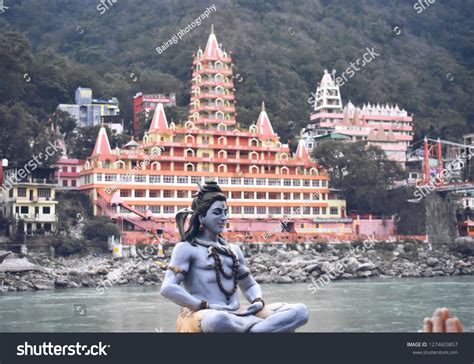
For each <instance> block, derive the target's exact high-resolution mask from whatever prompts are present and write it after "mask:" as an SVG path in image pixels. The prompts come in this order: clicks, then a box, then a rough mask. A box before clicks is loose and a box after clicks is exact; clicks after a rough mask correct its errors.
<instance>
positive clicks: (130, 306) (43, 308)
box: [0, 276, 474, 332]
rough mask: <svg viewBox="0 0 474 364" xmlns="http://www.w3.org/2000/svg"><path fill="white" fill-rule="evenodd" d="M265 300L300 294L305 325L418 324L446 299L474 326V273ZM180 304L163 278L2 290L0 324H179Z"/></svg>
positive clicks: (333, 286) (131, 327) (293, 288)
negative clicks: (106, 285)
mask: <svg viewBox="0 0 474 364" xmlns="http://www.w3.org/2000/svg"><path fill="white" fill-rule="evenodd" d="M262 289H263V292H264V298H265V301H266V302H279V301H285V302H302V303H305V304H306V305H307V306H308V309H309V312H310V319H309V322H308V324H307V325H306V326H305V327H303V328H301V329H300V330H299V331H300V332H406V331H417V330H418V329H419V328H420V327H421V325H422V321H423V318H424V317H425V316H427V315H431V313H432V312H433V310H434V309H435V308H436V307H442V306H446V307H449V308H451V309H452V311H453V312H454V313H455V314H456V315H457V316H458V317H460V318H461V321H462V323H463V324H464V327H465V331H469V332H473V331H474V276H464V277H436V278H373V279H363V280H346V281H335V282H331V283H330V284H328V285H327V286H326V287H324V288H323V289H320V290H319V291H317V292H316V293H314V294H311V292H310V290H308V284H304V283H302V284H289V285H287V284H269V285H262ZM177 314H178V308H177V306H176V305H174V304H173V303H171V302H169V301H168V300H166V299H165V298H163V297H161V296H160V294H159V287H158V286H146V287H145V286H136V287H135V286H134V287H113V288H110V289H109V290H108V291H106V292H105V293H104V294H99V293H98V292H97V291H96V290H95V289H94V288H84V289H67V290H54V291H37V292H9V293H0V332H173V331H174V329H175V322H176V317H177Z"/></svg>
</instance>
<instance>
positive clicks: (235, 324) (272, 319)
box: [176, 303, 308, 333]
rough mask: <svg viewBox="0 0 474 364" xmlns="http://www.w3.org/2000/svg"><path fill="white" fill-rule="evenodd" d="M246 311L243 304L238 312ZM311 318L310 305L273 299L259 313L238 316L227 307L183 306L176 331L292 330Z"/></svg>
mask: <svg viewBox="0 0 474 364" xmlns="http://www.w3.org/2000/svg"><path fill="white" fill-rule="evenodd" d="M241 311H243V309H242V308H240V309H239V312H241ZM306 322H308V309H307V308H306V306H305V305H303V304H301V303H297V304H288V303H273V304H269V305H267V306H265V307H264V309H263V310H262V311H260V312H258V313H257V314H256V315H249V316H237V315H235V314H234V313H232V312H229V311H224V310H200V311H191V310H189V309H187V308H181V310H180V313H179V316H178V320H177V322H176V331H177V332H189V333H191V332H195V333H199V332H292V331H294V330H295V329H297V328H298V327H301V326H303V325H304V324H306Z"/></svg>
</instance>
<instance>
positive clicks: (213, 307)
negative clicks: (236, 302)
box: [209, 303, 229, 311]
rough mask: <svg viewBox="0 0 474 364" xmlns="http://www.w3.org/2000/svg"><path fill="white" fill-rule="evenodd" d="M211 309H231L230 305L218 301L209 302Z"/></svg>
mask: <svg viewBox="0 0 474 364" xmlns="http://www.w3.org/2000/svg"><path fill="white" fill-rule="evenodd" d="M209 309H210V310H220V311H222V310H229V307H227V306H224V305H218V304H217V303H210V304H209Z"/></svg>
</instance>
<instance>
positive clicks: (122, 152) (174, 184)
mask: <svg viewBox="0 0 474 364" xmlns="http://www.w3.org/2000/svg"><path fill="white" fill-rule="evenodd" d="M233 87H234V84H233V72H232V63H231V57H230V55H229V54H228V53H226V52H225V51H224V50H223V49H222V48H221V46H220V45H219V44H218V42H217V39H216V35H215V34H214V32H211V35H210V36H209V40H208V42H207V45H206V48H205V50H204V51H202V50H201V49H199V50H198V52H197V54H196V55H195V57H194V62H193V76H192V86H191V93H192V96H191V101H190V105H189V120H188V121H187V122H186V123H184V124H174V123H172V122H171V123H169V122H168V120H167V117H166V115H165V111H164V108H163V105H161V104H158V106H157V108H156V111H155V113H154V116H153V120H152V122H151V125H150V128H149V129H148V130H147V131H146V132H145V135H144V137H143V140H142V141H140V142H135V141H133V140H132V141H130V142H129V143H128V144H127V145H125V146H124V147H123V148H121V149H118V148H117V149H114V150H111V148H110V145H109V142H108V139H107V134H106V133H105V129H104V128H102V129H101V131H100V132H99V135H98V138H97V142H96V146H95V148H94V152H93V154H92V156H91V157H90V158H89V159H88V161H87V162H86V164H85V168H84V171H83V172H82V176H83V178H84V181H83V182H84V183H83V185H82V186H81V190H83V191H85V192H87V193H89V195H90V196H91V198H92V199H93V201H94V214H96V215H101V214H105V215H109V216H111V217H112V218H114V219H116V220H117V221H120V222H122V223H123V226H124V229H125V230H127V229H128V230H134V231H140V230H141V231H144V230H150V231H152V230H158V229H160V230H163V231H164V232H167V233H168V234H169V235H171V236H173V238H177V237H178V234H177V230H176V227H175V220H174V217H175V214H176V212H177V211H178V210H179V209H181V208H184V207H189V206H190V204H191V200H192V193H193V192H195V191H196V187H197V186H196V183H198V182H203V181H205V180H215V181H217V182H218V183H219V185H220V186H221V187H222V189H223V190H224V191H225V193H226V194H227V196H228V205H229V206H230V219H229V223H228V226H227V233H226V234H227V237H228V238H230V239H231V240H240V241H244V240H246V241H274V240H294V239H299V240H301V239H303V240H306V239H308V238H315V237H317V236H318V235H326V236H327V235H336V234H338V235H344V234H346V235H348V234H350V233H351V219H348V218H346V211H345V201H344V200H340V199H337V196H336V195H335V193H333V192H331V191H330V189H329V185H328V175H327V174H326V173H325V172H324V171H323V170H322V169H321V168H319V167H318V165H317V164H316V163H315V162H313V161H312V160H311V159H310V156H309V153H308V151H307V149H306V146H305V144H304V142H303V141H301V142H300V143H299V145H298V148H297V150H296V153H295V154H294V155H293V154H292V153H291V152H290V149H289V147H288V145H287V144H282V143H281V142H280V140H279V137H278V135H277V134H276V133H275V131H274V130H273V127H272V124H271V122H270V119H269V117H268V115H267V112H266V111H265V106H264V104H263V103H262V110H261V112H260V115H259V117H258V120H257V122H256V123H255V124H253V125H252V126H250V128H248V129H243V128H242V129H241V128H239V127H238V126H237V124H236V117H235V116H236V112H235V97H234V93H233ZM130 172H132V173H130ZM132 235H133V232H132V233H128V236H132Z"/></svg>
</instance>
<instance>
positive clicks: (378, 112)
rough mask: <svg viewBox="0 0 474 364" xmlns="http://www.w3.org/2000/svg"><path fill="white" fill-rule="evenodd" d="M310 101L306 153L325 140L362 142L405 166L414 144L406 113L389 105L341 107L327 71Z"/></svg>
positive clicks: (332, 80) (333, 83)
mask: <svg viewBox="0 0 474 364" xmlns="http://www.w3.org/2000/svg"><path fill="white" fill-rule="evenodd" d="M313 101H314V113H313V114H312V115H311V117H310V120H311V122H310V124H309V125H308V126H307V127H306V128H305V129H303V131H302V133H301V137H302V139H303V140H304V141H305V143H306V145H307V147H308V149H309V150H312V149H313V148H314V147H315V146H316V145H317V144H319V143H321V142H322V141H324V140H327V139H339V140H341V141H346V142H351V141H352V142H354V141H360V140H364V141H367V142H368V143H369V144H373V145H376V146H378V147H380V148H381V149H382V150H383V151H384V152H385V154H386V155H387V157H388V158H389V159H391V160H394V161H397V162H399V163H400V164H401V165H402V166H403V167H404V166H405V163H406V161H407V157H406V153H407V149H408V146H409V145H410V143H411V141H412V140H413V117H412V116H410V115H408V113H407V111H405V110H404V109H400V108H399V107H398V105H395V106H393V105H388V104H387V105H385V106H384V105H379V104H377V105H371V104H370V103H368V104H364V105H363V106H362V107H356V106H354V105H353V104H352V103H351V102H350V101H349V102H348V103H347V104H346V105H345V106H344V107H343V105H342V100H341V93H340V88H339V85H338V84H337V82H335V81H334V78H333V76H331V75H330V74H329V73H328V72H327V71H324V75H323V77H322V79H321V82H320V83H319V85H318V87H317V89H316V94H315V95H314V98H313ZM333 134H334V135H333Z"/></svg>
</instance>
